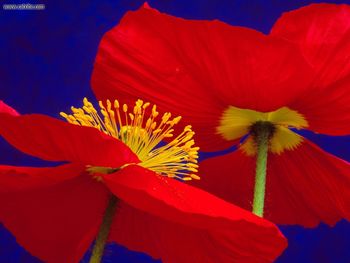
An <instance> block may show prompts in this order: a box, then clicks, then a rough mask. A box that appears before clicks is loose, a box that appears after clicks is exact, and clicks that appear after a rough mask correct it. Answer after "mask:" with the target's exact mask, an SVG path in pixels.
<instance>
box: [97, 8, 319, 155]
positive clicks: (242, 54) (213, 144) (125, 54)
mask: <svg viewBox="0 0 350 263" xmlns="http://www.w3.org/2000/svg"><path fill="white" fill-rule="evenodd" d="M311 78H312V73H311V71H310V68H309V66H308V65H307V63H306V62H305V60H304V58H303V57H302V55H301V54H300V52H299V50H298V49H297V48H296V47H295V46H294V45H293V44H290V43H288V42H286V41H284V40H281V39H277V38H274V37H267V36H265V35H263V34H262V33H259V32H257V31H254V30H251V29H246V28H241V27H233V26H229V25H227V24H224V23H222V22H219V21H191V20H185V19H181V18H176V17H172V16H169V15H165V14H162V13H160V12H158V11H156V10H154V9H150V8H148V7H146V8H141V9H139V10H138V11H135V12H129V13H127V14H126V16H125V17H124V18H123V19H122V21H121V22H120V24H119V25H118V26H116V27H115V28H113V29H112V30H111V31H109V32H108V33H107V34H106V35H105V36H104V38H103V39H102V41H101V44H100V47H99V51H98V54H97V58H96V62H95V66H94V72H93V76H92V87H93V89H94V92H95V94H96V95H97V97H98V98H99V99H107V98H110V99H114V98H120V99H121V100H122V101H133V100H135V98H142V99H144V100H146V101H151V102H153V103H156V104H157V105H158V106H159V109H160V110H161V111H163V112H164V111H169V112H172V113H174V114H177V115H182V116H183V117H184V121H183V123H184V125H185V124H192V125H193V127H194V130H195V131H196V133H197V136H196V138H197V141H198V142H199V145H200V146H201V147H202V148H203V149H205V150H213V149H219V148H225V147H227V146H228V142H227V141H225V140H224V139H223V138H221V137H220V136H219V135H217V133H216V127H217V126H218V124H219V121H220V117H221V115H222V112H223V111H224V110H225V109H226V108H227V107H228V106H229V105H234V106H237V107H241V108H250V109H256V110H261V111H269V110H274V109H276V108H279V107H281V106H285V105H286V104H287V103H288V102H290V101H292V100H293V99H295V98H296V97H298V96H299V95H300V94H301V93H302V91H303V90H305V88H307V87H308V85H307V84H308V83H309V81H310V79H311ZM286 91H288V92H286Z"/></svg>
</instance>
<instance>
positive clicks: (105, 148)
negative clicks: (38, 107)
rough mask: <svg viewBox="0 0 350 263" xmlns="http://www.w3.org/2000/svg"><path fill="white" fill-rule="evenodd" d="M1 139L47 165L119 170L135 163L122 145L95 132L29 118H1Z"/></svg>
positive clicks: (63, 123)
mask: <svg viewBox="0 0 350 263" xmlns="http://www.w3.org/2000/svg"><path fill="white" fill-rule="evenodd" d="M0 136H2V137H4V139H5V140H7V141H8V142H9V143H10V144H12V145H13V146H14V147H16V148H17V149H19V150H20V151H22V152H24V153H27V154H30V155H33V156H36V157H39V158H41V159H44V160H48V161H70V162H77V163H82V164H87V165H95V166H107V167H120V166H122V165H124V164H126V163H134V162H138V158H137V157H136V155H135V154H134V153H133V152H132V151H131V150H130V149H129V148H128V147H127V146H126V145H124V144H123V143H122V142H120V141H118V140H116V139H114V138H112V137H110V136H108V135H105V134H103V133H102V132H100V131H98V130H97V129H94V128H89V127H81V126H77V125H72V124H69V123H66V122H64V121H60V120H56V119H54V118H51V117H48V116H44V115H38V114H31V115H21V116H11V115H7V114H0Z"/></svg>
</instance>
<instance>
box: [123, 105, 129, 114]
mask: <svg viewBox="0 0 350 263" xmlns="http://www.w3.org/2000/svg"><path fill="white" fill-rule="evenodd" d="M123 111H124V112H125V113H126V112H127V111H128V105H126V104H123Z"/></svg>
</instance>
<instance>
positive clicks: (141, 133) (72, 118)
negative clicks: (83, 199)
mask: <svg viewBox="0 0 350 263" xmlns="http://www.w3.org/2000/svg"><path fill="white" fill-rule="evenodd" d="M99 107H100V110H99V112H98V111H97V110H96V109H95V107H94V106H93V104H92V103H91V102H89V101H88V99H87V98H84V100H83V107H82V108H75V107H71V110H72V114H66V113H64V112H61V113H60V115H61V116H62V117H63V118H65V119H66V120H67V121H68V122H69V123H71V124H75V125H80V126H86V127H93V128H96V129H98V130H100V131H101V132H103V133H105V134H107V135H109V136H112V137H113V138H115V139H117V140H120V141H122V142H123V143H125V144H126V145H127V146H128V147H129V148H130V149H131V150H132V151H133V152H134V153H135V154H136V155H137V156H138V158H139V159H140V161H141V162H140V163H139V164H138V165H140V166H142V167H145V168H148V169H150V170H152V171H154V172H156V173H157V174H159V175H163V176H167V177H171V178H177V179H180V180H183V181H188V180H192V179H197V180H199V179H200V177H199V176H198V175H196V174H195V173H197V172H198V170H197V169H198V164H197V163H198V161H197V159H198V150H199V147H194V144H195V142H194V139H193V136H194V132H193V131H192V127H191V125H188V126H186V127H185V128H184V130H183V131H182V132H181V133H180V134H178V135H177V136H176V137H175V136H174V129H173V127H174V126H175V125H176V124H178V123H179V122H180V120H181V116H178V117H173V118H172V116H171V113H168V112H167V113H164V114H163V116H162V117H161V118H160V120H159V121H158V120H157V117H159V116H158V115H159V112H158V111H157V106H156V105H153V106H152V107H151V104H150V103H149V102H146V103H144V102H143V101H142V100H137V101H136V102H135V105H134V107H133V108H132V109H131V111H130V110H129V109H128V105H126V104H123V105H120V104H119V101H118V100H114V102H113V104H112V102H111V101H110V100H107V101H106V102H105V103H103V102H102V101H99ZM158 119H159V118H158ZM170 138H171V140H170ZM164 140H166V141H167V142H164ZM169 140H170V141H169ZM168 141H169V142H168ZM127 165H130V164H125V165H123V166H122V167H118V168H111V167H97V166H87V171H88V172H90V173H92V174H93V173H103V174H109V173H114V172H116V171H118V170H119V169H122V168H124V167H125V166H127ZM96 179H97V180H98V178H96Z"/></svg>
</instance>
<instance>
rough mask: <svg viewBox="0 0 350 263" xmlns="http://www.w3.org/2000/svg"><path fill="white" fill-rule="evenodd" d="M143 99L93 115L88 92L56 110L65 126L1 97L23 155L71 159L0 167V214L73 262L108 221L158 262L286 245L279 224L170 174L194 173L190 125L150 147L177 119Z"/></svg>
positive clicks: (42, 253) (5, 133) (46, 254)
mask: <svg viewBox="0 0 350 263" xmlns="http://www.w3.org/2000/svg"><path fill="white" fill-rule="evenodd" d="M148 106H149V104H148V103H143V102H142V101H137V103H136V105H135V107H134V108H133V111H131V113H128V110H127V105H123V107H122V112H121V113H120V112H119V105H118V102H115V104H114V107H115V108H113V106H112V105H111V103H110V102H109V101H107V104H106V105H104V104H102V103H100V107H101V115H100V116H99V113H98V112H97V111H96V110H95V108H94V107H93V106H92V104H91V103H90V102H88V101H87V100H86V99H85V100H84V107H83V108H80V109H77V108H72V110H73V114H72V115H67V114H64V113H62V116H64V117H65V118H66V119H67V120H68V121H69V122H70V123H72V124H70V123H66V122H63V121H60V120H56V119H54V118H50V117H47V116H44V115H38V114H29V115H19V114H18V113H16V111H14V110H13V109H11V108H10V107H8V106H7V105H5V104H4V103H2V102H0V111H1V113H0V135H1V136H2V137H4V138H5V139H6V140H7V141H8V142H9V143H10V144H12V145H13V146H14V147H16V148H17V149H19V150H21V151H22V152H24V153H26V154H29V155H33V156H36V157H39V158H41V159H44V160H47V161H64V162H67V163H66V164H62V165H59V166H56V167H47V168H33V167H14V166H4V165H2V166H0V222H1V223H3V224H4V225H5V227H6V228H8V229H9V230H10V231H11V232H12V233H13V234H14V236H15V237H16V239H17V241H18V243H19V244H21V245H22V246H23V247H24V248H26V249H27V250H28V251H29V252H30V253H32V254H33V255H34V256H37V257H38V258H40V259H42V260H44V261H45V262H57V263H61V262H67V263H69V262H78V261H79V259H80V258H81V257H82V255H83V254H84V252H85V251H86V250H87V248H88V247H89V245H90V244H91V242H92V241H93V239H94V238H95V237H96V234H97V232H99V234H98V237H97V239H98V240H100V241H101V240H102V241H103V239H104V238H105V239H106V238H107V235H108V228H110V234H109V238H108V239H109V240H110V241H114V242H117V243H119V244H122V245H124V246H126V247H128V248H129V249H132V250H137V251H143V252H145V253H148V254H149V255H151V256H152V257H154V258H161V259H162V260H163V262H176V263H179V262H218V261H219V262H242V261H244V262H271V261H273V260H274V259H275V258H276V257H277V256H278V255H279V254H280V253H281V251H282V250H283V249H284V248H285V246H286V240H285V239H284V237H283V236H282V234H281V233H280V232H279V230H278V228H277V227H276V226H275V225H273V224H272V223H270V222H268V221H265V220H263V219H261V218H259V217H257V216H255V215H253V214H251V213H249V212H248V211H245V210H243V209H241V208H239V207H236V206H233V205H231V204H229V203H227V202H225V201H223V200H221V199H219V198H216V197H215V196H213V195H211V194H208V193H206V192H204V191H203V190H200V189H196V188H194V187H192V186H190V185H187V184H185V183H183V182H180V181H179V180H175V179H174V178H171V177H176V178H178V179H183V180H188V179H190V178H194V179H198V176H196V175H194V174H192V173H193V172H196V167H197V165H196V158H197V156H196V155H197V150H198V149H197V148H196V147H194V146H193V143H194V142H193V140H192V139H191V138H192V136H193V132H192V131H191V128H190V127H187V128H186V129H185V130H184V132H182V133H181V134H180V135H179V136H177V137H176V138H175V139H174V140H172V141H171V142H170V143H168V144H165V145H162V146H159V147H158V148H157V147H155V145H157V144H158V142H159V141H160V140H162V139H163V138H164V137H171V135H172V133H173V131H172V127H173V126H174V125H175V124H176V123H177V122H179V120H180V118H179V117H177V118H173V119H171V116H170V114H165V115H163V117H162V118H161V120H160V121H159V122H158V124H156V117H157V115H158V112H157V110H156V108H155V107H153V108H152V112H151V114H150V117H149V118H148V120H147V114H146V108H147V107H148ZM102 116H103V117H102ZM146 120H147V121H146ZM108 200H109V201H108ZM107 204H108V205H107ZM106 207H107V208H106ZM115 210H116V212H115ZM114 213H115V216H114V215H113V214H114ZM103 214H104V216H102V215H103ZM100 225H101V227H100ZM99 228H100V231H98V229H99ZM101 244H103V242H101ZM95 247H96V245H95ZM102 247H103V246H102ZM97 250H98V249H97ZM97 250H96V251H97ZM94 251H95V249H94ZM99 253H101V251H100V252H99Z"/></svg>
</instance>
